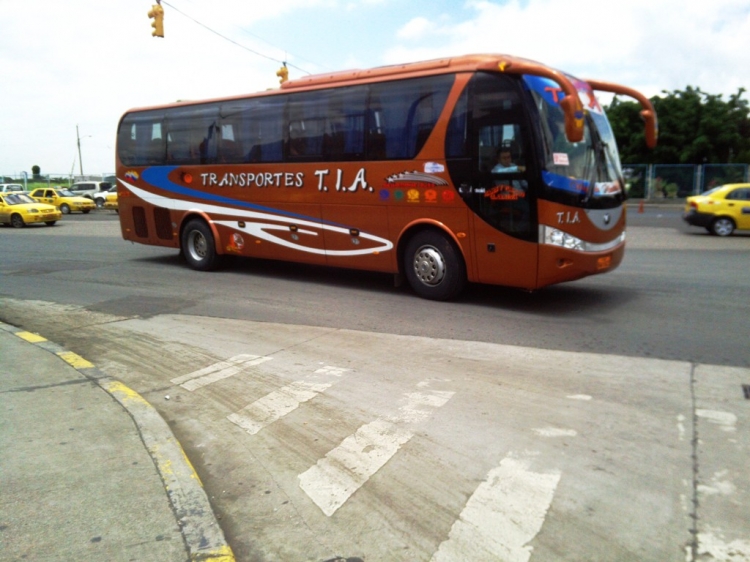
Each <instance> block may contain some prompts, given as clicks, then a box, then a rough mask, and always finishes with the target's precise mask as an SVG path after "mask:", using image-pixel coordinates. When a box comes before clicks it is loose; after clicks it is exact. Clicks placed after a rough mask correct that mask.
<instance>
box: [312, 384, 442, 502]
mask: <svg viewBox="0 0 750 562" xmlns="http://www.w3.org/2000/svg"><path fill="white" fill-rule="evenodd" d="M420 384H421V383H420ZM423 386H424V385H422V386H419V387H420V388H422V387H423ZM453 394H454V393H453V392H447V391H437V390H433V391H426V392H412V393H408V394H406V395H405V397H406V404H405V405H404V406H402V407H401V408H400V409H399V412H398V414H397V415H396V416H394V417H391V418H386V419H377V420H375V421H373V422H370V423H368V424H366V425H363V426H362V427H360V428H359V429H358V430H357V431H356V432H355V433H354V434H353V435H350V436H349V437H347V438H345V439H344V440H343V441H342V442H341V444H340V445H339V446H338V447H336V448H335V449H333V450H331V451H329V452H328V453H327V454H326V456H325V458H323V459H321V460H319V461H318V462H317V464H316V465H315V466H313V467H311V468H310V469H308V470H307V471H306V472H304V473H302V474H300V475H299V480H300V488H302V489H303V490H304V491H305V493H306V494H307V495H308V496H309V497H310V499H311V500H313V502H315V504H316V505H317V506H318V507H319V508H320V509H321V510H322V511H323V513H325V514H326V515H327V516H329V517H330V516H331V515H333V514H334V513H335V512H336V510H338V509H339V508H340V507H341V506H342V505H344V503H346V501H347V500H348V499H349V498H350V497H351V495H352V494H354V492H356V491H357V490H358V489H359V488H360V487H361V486H362V485H363V484H364V483H365V482H367V481H368V480H369V479H370V477H371V476H372V475H373V474H375V473H376V472H377V471H378V470H380V469H381V468H382V467H383V466H384V465H385V464H386V463H387V462H388V461H389V460H390V458H391V457H392V456H393V455H395V454H396V452H397V451H398V450H399V449H400V448H401V446H402V445H403V444H404V443H406V442H408V441H409V440H410V439H411V438H412V437H413V436H414V433H413V432H412V431H411V430H409V429H407V428H404V427H401V426H403V425H404V424H416V423H419V422H422V421H424V420H426V419H427V418H429V417H430V416H431V415H432V413H433V412H434V410H435V409H437V408H440V407H441V406H443V405H444V404H445V403H446V402H448V400H450V399H451V397H452V396H453Z"/></svg>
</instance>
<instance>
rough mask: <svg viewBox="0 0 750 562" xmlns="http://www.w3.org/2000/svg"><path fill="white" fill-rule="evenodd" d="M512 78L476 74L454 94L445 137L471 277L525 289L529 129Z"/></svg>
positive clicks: (528, 282)
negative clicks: (467, 218) (468, 235)
mask: <svg viewBox="0 0 750 562" xmlns="http://www.w3.org/2000/svg"><path fill="white" fill-rule="evenodd" d="M523 99H525V98H524V97H523V92H522V90H521V85H520V83H519V81H517V80H514V79H513V78H511V77H508V76H504V75H497V74H489V73H478V74H476V75H475V76H474V77H473V78H472V79H471V81H470V82H469V85H468V86H467V88H466V90H465V91H464V94H463V95H462V99H461V100H459V102H458V104H457V106H456V109H455V110H454V114H453V116H452V119H451V123H450V124H449V127H448V136H447V139H446V156H447V162H448V168H449V171H450V173H451V178H452V180H453V182H454V185H456V186H457V189H458V191H459V194H460V195H461V197H462V198H463V200H464V202H465V203H466V204H467V206H468V207H469V208H470V209H471V210H472V211H473V212H474V215H473V230H472V233H473V234H472V240H473V244H472V251H473V258H474V259H473V260H472V261H473V262H474V264H475V266H474V270H473V276H472V272H469V275H470V276H472V277H473V280H474V281H478V282H480V283H492V284H500V285H508V286H515V287H525V288H532V287H534V286H535V284H536V276H537V250H538V249H537V244H536V241H537V230H538V227H537V216H536V201H535V197H534V190H533V184H534V182H533V179H532V178H533V177H534V174H535V173H538V170H537V167H536V165H535V163H534V160H533V159H532V157H531V155H532V151H531V146H532V142H531V135H530V130H531V128H530V126H529V123H528V117H527V115H528V114H527V112H526V111H524V108H523V105H522V100H523Z"/></svg>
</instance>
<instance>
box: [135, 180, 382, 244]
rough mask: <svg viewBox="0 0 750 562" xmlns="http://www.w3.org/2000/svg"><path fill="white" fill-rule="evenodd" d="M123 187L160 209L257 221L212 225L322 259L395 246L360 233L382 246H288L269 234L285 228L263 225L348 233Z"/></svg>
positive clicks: (332, 227) (313, 223) (322, 226)
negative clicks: (324, 248) (353, 247)
mask: <svg viewBox="0 0 750 562" xmlns="http://www.w3.org/2000/svg"><path fill="white" fill-rule="evenodd" d="M120 183H122V184H123V185H124V186H125V187H127V188H128V189H129V190H130V191H132V192H133V193H134V194H135V195H137V196H138V197H139V198H141V199H143V200H144V201H148V202H149V203H152V204H154V205H158V206H159V207H164V208H166V209H172V210H174V211H202V212H205V213H221V214H232V215H235V216H237V217H241V218H244V219H255V220H254V222H250V223H246V224H245V227H244V228H241V227H240V226H239V225H238V224H237V223H236V221H212V222H213V223H214V224H220V225H222V226H226V227H228V228H231V229H233V230H237V231H239V232H245V233H248V234H251V235H252V236H256V237H258V238H261V239H263V240H266V241H268V242H272V243H274V244H278V245H279V246H285V247H287V248H292V249H295V250H300V251H302V252H307V253H310V254H319V255H326V256H360V255H366V254H376V253H380V252H387V251H388V250H391V249H393V242H391V241H390V240H386V239H385V238H380V237H378V236H375V235H373V234H367V233H366V232H360V233H359V238H363V239H365V240H371V241H373V242H376V243H377V244H380V245H379V246H377V247H375V248H361V249H358V250H323V249H320V248H309V247H307V246H303V245H301V244H295V243H294V242H289V241H288V240H284V239H282V238H279V237H278V236H274V235H273V234H272V233H270V232H267V230H284V231H285V232H286V230H287V229H286V228H284V227H282V226H279V225H278V224H273V223H264V222H261V221H275V222H277V223H278V222H282V223H288V224H295V225H297V226H307V227H310V228H314V229H320V230H328V231H330V232H336V233H339V234H346V235H348V234H349V229H348V228H343V227H340V226H334V225H330V224H321V223H318V222H313V221H307V220H300V219H298V218H293V217H285V216H281V215H273V214H270V213H261V212H258V211H245V210H242V209H235V208H233V207H222V206H219V205H212V204H204V205H200V206H196V204H195V203H194V202H192V201H183V200H182V199H172V198H171V197H164V196H162V195H156V194H155V193H151V192H149V191H146V190H144V189H141V188H139V187H136V186H134V185H132V184H130V183H128V182H126V181H123V180H122V179H120ZM297 234H306V235H310V236H318V233H317V232H315V231H312V230H298V231H297Z"/></svg>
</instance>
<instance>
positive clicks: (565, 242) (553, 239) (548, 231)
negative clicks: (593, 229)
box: [542, 226, 583, 252]
mask: <svg viewBox="0 0 750 562" xmlns="http://www.w3.org/2000/svg"><path fill="white" fill-rule="evenodd" d="M543 228H544V237H543V238H542V240H543V243H544V244H549V245H550V246H560V247H561V248H567V249H568V250H578V251H579V252H582V251H583V240H581V239H580V238H576V237H575V236H573V235H572V234H568V233H567V232H563V231H562V230H559V229H557V228H550V227H548V226H544V227H543Z"/></svg>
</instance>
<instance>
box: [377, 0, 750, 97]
mask: <svg viewBox="0 0 750 562" xmlns="http://www.w3.org/2000/svg"><path fill="white" fill-rule="evenodd" d="M416 32H418V33H419V37H420V38H426V37H431V38H432V40H424V41H423V43H422V44H419V45H416V46H414V45H412V44H410V41H411V39H412V37H413V36H414V35H416ZM396 36H397V38H399V39H403V42H402V43H401V44H399V45H396V46H394V47H392V48H390V49H388V50H387V52H386V53H385V56H384V61H385V62H386V63H388V64H392V63H395V62H404V61H406V60H410V61H412V60H421V59H429V58H438V57H444V56H450V55H459V54H469V53H480V52H484V53H505V54H512V55H517V56H522V57H525V58H530V59H534V60H539V61H541V62H544V63H546V64H549V65H551V66H554V67H557V68H561V69H563V70H565V71H568V72H571V73H573V74H576V75H579V76H581V77H596V78H599V79H602V80H609V81H620V82H622V83H625V84H627V85H630V86H632V87H636V88H638V89H641V90H642V91H643V92H644V93H645V94H646V95H649V96H652V95H657V94H659V93H660V92H661V91H662V90H665V89H666V90H671V89H683V88H684V87H685V86H687V85H694V86H700V87H701V88H703V89H704V90H706V91H709V92H711V93H725V94H729V93H734V92H736V91H737V89H738V88H739V87H741V86H747V85H748V84H749V83H750V6H749V5H748V4H747V2H745V1H740V0H713V1H712V2H704V1H699V0H679V1H678V0H661V1H659V2H653V1H652V0H630V1H629V2H611V3H610V2H608V3H606V4H604V3H602V2H600V1H599V0H569V1H565V2H562V1H560V0H527V1H524V2H520V1H519V0H511V1H509V2H506V3H503V4H500V3H495V2H490V1H487V0H481V1H471V2H467V4H466V5H465V7H464V10H463V12H461V13H459V14H457V15H456V14H454V15H453V16H447V15H446V14H441V15H439V16H437V17H432V18H430V19H427V18H424V17H422V18H417V19H416V20H412V21H410V22H408V23H407V24H406V25H404V26H403V27H402V28H401V29H400V30H399V31H398V33H397V34H396Z"/></svg>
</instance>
